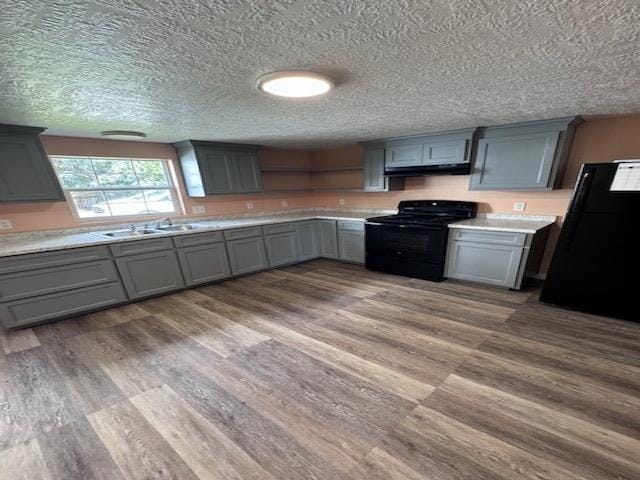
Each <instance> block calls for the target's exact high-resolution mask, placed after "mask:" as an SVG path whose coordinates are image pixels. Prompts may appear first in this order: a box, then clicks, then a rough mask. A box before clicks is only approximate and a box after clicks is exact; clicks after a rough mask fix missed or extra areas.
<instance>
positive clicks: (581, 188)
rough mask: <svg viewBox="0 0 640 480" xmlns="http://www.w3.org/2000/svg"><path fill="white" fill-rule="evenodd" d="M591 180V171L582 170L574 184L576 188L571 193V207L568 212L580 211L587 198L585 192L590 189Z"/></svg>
mask: <svg viewBox="0 0 640 480" xmlns="http://www.w3.org/2000/svg"><path fill="white" fill-rule="evenodd" d="M592 181H593V173H592V172H589V171H587V172H584V173H583V174H582V175H581V176H580V179H579V180H578V183H577V185H576V190H575V192H574V194H573V199H572V200H571V208H570V210H569V211H570V212H580V211H582V206H583V204H584V202H585V200H586V199H587V194H588V193H589V190H590V189H591V182H592Z"/></svg>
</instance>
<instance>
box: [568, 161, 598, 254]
mask: <svg viewBox="0 0 640 480" xmlns="http://www.w3.org/2000/svg"><path fill="white" fill-rule="evenodd" d="M592 181H593V172H590V171H586V172H583V173H582V174H581V175H580V178H579V180H578V182H577V184H576V189H575V191H574V194H573V199H572V200H571V207H570V208H569V211H568V212H567V214H568V215H567V218H566V219H565V225H566V228H567V234H566V235H567V236H566V238H567V241H566V242H567V243H566V245H565V247H566V248H570V247H571V244H572V243H573V238H574V237H575V234H576V230H577V229H578V219H577V218H576V216H577V215H579V214H580V213H581V212H582V207H583V206H584V203H585V201H586V199H587V195H588V193H589V190H590V189H591V182H592Z"/></svg>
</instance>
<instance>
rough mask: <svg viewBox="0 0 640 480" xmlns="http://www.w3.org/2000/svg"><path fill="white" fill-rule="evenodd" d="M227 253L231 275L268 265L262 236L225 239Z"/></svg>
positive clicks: (253, 270) (262, 268)
mask: <svg viewBox="0 0 640 480" xmlns="http://www.w3.org/2000/svg"><path fill="white" fill-rule="evenodd" d="M226 233H227V232H225V234H226ZM227 253H228V254H229V264H230V265H231V273H233V275H243V274H245V273H251V272H256V271H258V270H264V269H266V268H268V267H269V265H268V263H267V254H266V251H265V248H264V239H263V238H262V237H253V238H241V239H238V240H227Z"/></svg>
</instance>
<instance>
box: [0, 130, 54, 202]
mask: <svg viewBox="0 0 640 480" xmlns="http://www.w3.org/2000/svg"><path fill="white" fill-rule="evenodd" d="M47 200H49V201H50V200H54V201H63V200H64V195H63V193H62V189H61V188H60V185H59V183H58V179H57V178H56V175H55V173H54V171H53V167H52V166H51V163H50V162H49V159H48V158H47V155H46V153H45V152H44V148H43V147H42V145H41V143H40V139H39V138H38V136H37V135H11V134H3V135H0V202H30V201H31V202H33V201H47Z"/></svg>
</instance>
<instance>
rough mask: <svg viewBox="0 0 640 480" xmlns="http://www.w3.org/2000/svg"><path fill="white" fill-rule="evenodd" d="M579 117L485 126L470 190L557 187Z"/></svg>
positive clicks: (579, 120) (543, 188) (545, 188)
mask: <svg viewBox="0 0 640 480" xmlns="http://www.w3.org/2000/svg"><path fill="white" fill-rule="evenodd" d="M581 121H582V120H581V119H580V118H579V117H577V118H575V117H569V118H560V119H555V120H545V121H540V122H527V123H518V124H513V125H502V126H497V127H490V128H486V129H483V132H482V134H481V139H480V141H479V142H478V149H477V153H476V158H475V163H474V166H473V170H472V174H471V179H470V182H469V189H470V190H514V189H533V190H548V189H553V188H557V187H558V186H559V184H560V181H561V179H562V173H563V171H564V166H565V164H566V160H567V157H568V154H569V150H570V147H571V143H572V141H573V136H574V132H575V127H576V126H577V125H579V124H580V123H581Z"/></svg>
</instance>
